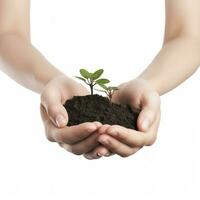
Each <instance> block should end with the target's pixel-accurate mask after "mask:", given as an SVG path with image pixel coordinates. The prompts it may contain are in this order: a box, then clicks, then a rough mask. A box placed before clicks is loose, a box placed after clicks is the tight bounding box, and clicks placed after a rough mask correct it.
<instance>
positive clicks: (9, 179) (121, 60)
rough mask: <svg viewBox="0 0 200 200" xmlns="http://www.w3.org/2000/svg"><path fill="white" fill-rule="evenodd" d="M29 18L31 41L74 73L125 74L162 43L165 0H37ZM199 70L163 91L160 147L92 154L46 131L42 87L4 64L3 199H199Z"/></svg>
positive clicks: (0, 110)
mask: <svg viewBox="0 0 200 200" xmlns="http://www.w3.org/2000/svg"><path fill="white" fill-rule="evenodd" d="M31 24H32V41H33V44H34V45H35V46H36V47H37V48H38V49H39V50H40V51H41V52H42V53H43V54H44V55H45V56H46V57H47V58H48V59H49V60H50V61H51V62H52V63H53V64H54V65H56V66H57V67H58V68H60V69H61V70H62V71H64V72H65V73H66V74H68V75H70V76H74V75H77V74H78V70H79V68H81V67H87V68H89V69H91V70H94V69H96V68H99V67H102V68H104V69H105V75H106V76H107V77H108V78H110V79H112V80H113V83H114V84H119V83H121V82H123V81H127V80H129V79H131V78H134V77H135V76H137V75H138V74H139V73H140V72H141V71H142V70H143V69H145V67H147V65H148V64H149V63H150V62H151V60H152V59H153V57H154V56H155V55H156V53H157V52H158V50H159V49H160V47H161V45H162V37H163V32H164V0H162V1H147V0H138V1H133V0H101V1H97V0H84V1H83V0H73V1H72V0H68V1H66V0H54V1H52V0H51V1H50V0H42V1H41V0H34V1H32V8H31ZM199 76H200V73H199V71H198V72H197V73H196V74H195V75H193V76H192V77H191V78H190V79H189V80H187V81H186V82H185V83H183V84H182V85H181V86H180V87H178V88H177V89H175V90H173V91H171V92H170V93H168V94H166V95H165V96H163V97H162V120H161V125H160V129H159V135H158V139H157V142H156V143H155V144H154V145H153V146H152V147H145V148H143V149H142V150H140V152H138V153H137V154H135V155H134V156H131V157H129V158H126V159H123V158H120V157H117V156H114V157H111V158H103V159H100V160H95V161H88V160H86V159H84V158H83V157H80V156H75V155H72V154H70V153H68V152H66V151H64V150H63V149H62V148H60V147H59V146H58V145H56V144H55V143H50V142H48V141H47V140H46V138H45V136H44V131H43V125H42V122H41V119H40V113H39V95H37V94H35V93H33V92H31V91H28V90H27V89H25V88H23V87H21V86H19V85H18V84H16V83H15V82H14V81H12V80H11V79H9V78H8V77H7V76H6V75H4V74H3V73H1V72H0V91H1V96H0V124H1V129H0V159H1V162H0V197H2V198H1V199H5V200H7V199H15V200H16V199H20V200H21V199H36V198H37V197H38V198H39V197H41V198H45V197H48V199H58V197H60V198H59V199H62V198H63V199H89V200H90V199H96V200H98V199H110V198H111V199H135V198H136V197H137V199H169V198H171V199H175V198H176V199H177V198H181V199H193V200H195V199H199V198H200V192H198V189H199V188H200V170H199V169H200V156H199V152H200V128H199V123H200V117H199V116H200V106H199V102H200V90H199V83H200V81H199ZM169 81H170V77H169Z"/></svg>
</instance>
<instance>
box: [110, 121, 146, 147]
mask: <svg viewBox="0 0 200 200" xmlns="http://www.w3.org/2000/svg"><path fill="white" fill-rule="evenodd" d="M106 133H107V134H108V135H110V136H112V137H114V138H116V139H117V140H119V141H120V142H122V143H124V144H126V145H128V146H130V147H135V146H137V147H142V146H144V145H146V142H147V137H148V135H147V134H144V133H142V132H139V131H135V130H133V129H129V128H125V127H123V126H119V125H113V126H111V127H109V128H108V129H107V130H106Z"/></svg>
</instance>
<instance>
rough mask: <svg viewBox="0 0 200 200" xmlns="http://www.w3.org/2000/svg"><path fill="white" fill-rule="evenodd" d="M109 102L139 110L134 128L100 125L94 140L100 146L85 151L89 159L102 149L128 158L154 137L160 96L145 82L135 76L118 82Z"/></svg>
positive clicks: (101, 151) (102, 151) (157, 123)
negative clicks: (96, 139) (135, 127)
mask: <svg viewBox="0 0 200 200" xmlns="http://www.w3.org/2000/svg"><path fill="white" fill-rule="evenodd" d="M112 101H113V102H115V103H120V104H128V105H130V107H131V108H132V110H133V111H136V112H139V116H138V119H137V128H138V130H137V131H136V130H132V129H128V128H125V127H122V126H119V125H112V126H111V125H107V124H106V125H103V126H101V127H100V128H99V130H98V132H99V133H100V136H99V137H98V141H99V142H100V143H101V145H102V146H101V147H97V148H95V149H94V150H93V151H91V152H89V153H87V154H86V155H85V157H90V158H91V157H94V155H96V154H102V153H104V152H107V154H110V155H113V154H118V155H120V156H122V157H128V156H130V155H132V154H134V153H136V152H137V151H138V150H139V149H141V148H142V147H143V146H149V145H152V144H153V143H154V142H155V140H156V137H157V131H158V127H159V122H160V97H159V94H158V93H157V92H156V91H155V89H154V88H153V87H152V86H151V85H150V83H149V82H148V81H146V80H144V79H139V78H138V79H135V80H131V81H129V82H126V83H123V84H121V85H120V86H119V90H117V91H115V93H114V95H113V97H112ZM108 150H109V152H110V153H109V152H108Z"/></svg>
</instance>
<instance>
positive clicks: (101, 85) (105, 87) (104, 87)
mask: <svg viewBox="0 0 200 200" xmlns="http://www.w3.org/2000/svg"><path fill="white" fill-rule="evenodd" d="M98 85H99V86H100V87H102V88H103V89H104V90H106V91H107V90H108V87H107V86H106V85H103V84H98Z"/></svg>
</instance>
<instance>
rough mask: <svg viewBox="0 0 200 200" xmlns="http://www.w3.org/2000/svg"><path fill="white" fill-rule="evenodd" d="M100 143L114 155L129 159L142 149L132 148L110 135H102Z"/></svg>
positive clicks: (99, 139)
mask: <svg viewBox="0 0 200 200" xmlns="http://www.w3.org/2000/svg"><path fill="white" fill-rule="evenodd" d="M98 141H99V142H100V143H101V144H102V145H104V146H105V147H107V148H108V149H109V150H110V151H111V152H112V153H116V154H118V155H120V156H122V157H128V156H130V155H132V154H134V153H136V152H137V151H138V150H139V149H140V148H139V147H135V148H131V147H129V146H127V145H126V144H123V143H121V142H119V141H118V140H116V139H114V138H113V137H111V136H109V135H100V136H99V138H98Z"/></svg>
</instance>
